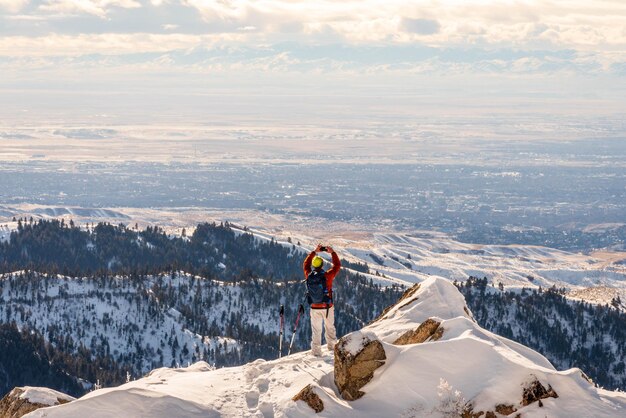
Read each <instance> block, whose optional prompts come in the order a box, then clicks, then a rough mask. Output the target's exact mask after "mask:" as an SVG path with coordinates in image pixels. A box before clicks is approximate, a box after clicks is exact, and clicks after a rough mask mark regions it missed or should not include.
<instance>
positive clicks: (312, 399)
mask: <svg viewBox="0 0 626 418" xmlns="http://www.w3.org/2000/svg"><path fill="white" fill-rule="evenodd" d="M292 399H293V401H304V402H306V404H307V405H309V406H310V407H311V409H313V410H314V411H315V412H316V413H320V412H322V411H323V410H324V402H322V399H321V398H320V397H319V396H318V394H317V393H315V392H314V391H313V386H311V385H306V386H305V387H304V388H303V389H302V390H301V391H300V392H298V394H297V395H296V396H294V397H293V398H292Z"/></svg>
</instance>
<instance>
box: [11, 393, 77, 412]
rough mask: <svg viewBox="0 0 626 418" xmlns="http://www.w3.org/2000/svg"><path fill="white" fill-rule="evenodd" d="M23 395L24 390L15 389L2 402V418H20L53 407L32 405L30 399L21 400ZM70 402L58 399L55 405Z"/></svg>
mask: <svg viewBox="0 0 626 418" xmlns="http://www.w3.org/2000/svg"><path fill="white" fill-rule="evenodd" d="M22 393H24V389H23V388H14V389H13V390H12V391H11V392H9V393H8V394H7V395H6V396H5V397H4V398H2V400H0V418H20V417H22V416H24V415H26V414H28V413H30V412H33V411H35V410H37V409H39V408H46V407H48V406H52V405H44V404H40V403H31V402H30V401H29V400H28V399H21V398H20V395H21V394H22ZM72 399H73V398H72ZM68 402H69V400H67V399H62V398H57V401H56V402H55V403H54V405H61V404H64V403H68Z"/></svg>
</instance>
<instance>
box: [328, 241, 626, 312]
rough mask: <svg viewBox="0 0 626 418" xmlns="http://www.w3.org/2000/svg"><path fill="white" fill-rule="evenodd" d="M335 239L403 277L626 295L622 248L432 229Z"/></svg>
mask: <svg viewBox="0 0 626 418" xmlns="http://www.w3.org/2000/svg"><path fill="white" fill-rule="evenodd" d="M338 241H340V243H341V245H342V246H343V247H344V251H345V252H347V253H349V254H350V255H351V256H352V257H354V258H355V259H357V260H360V261H363V262H366V263H368V264H369V266H370V269H371V270H373V271H375V272H378V273H379V274H381V275H383V274H384V275H385V276H387V277H392V278H396V279H402V280H405V281H407V282H413V283H418V282H420V281H422V280H424V279H426V278H428V277H431V276H438V277H444V278H446V279H448V280H458V281H465V280H467V279H468V277H470V276H473V277H480V278H482V277H487V278H488V280H489V281H490V282H493V283H502V284H503V285H504V286H505V287H516V288H519V287H529V288H537V287H539V286H541V287H543V288H548V287H552V286H556V287H557V288H565V289H568V290H570V291H571V296H572V297H573V298H576V299H583V300H588V301H589V302H592V303H602V304H604V303H610V301H611V299H612V298H613V297H616V296H620V297H621V298H622V299H626V265H624V264H622V263H620V260H624V259H626V253H620V252H600V251H598V252H595V253H592V254H589V255H585V254H579V253H570V252H566V251H561V250H557V249H554V248H548V247H536V246H520V245H480V244H467V243H462V242H458V241H454V240H452V239H450V238H448V237H446V236H445V235H443V234H437V233H434V232H422V233H413V234H406V233H374V234H372V235H370V236H368V237H367V239H358V240H355V239H345V240H338ZM599 288H600V289H601V291H598V289H599Z"/></svg>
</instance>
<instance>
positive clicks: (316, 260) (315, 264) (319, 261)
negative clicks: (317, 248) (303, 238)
mask: <svg viewBox="0 0 626 418" xmlns="http://www.w3.org/2000/svg"><path fill="white" fill-rule="evenodd" d="M323 264H324V259H323V258H322V257H320V256H319V255H316V256H315V257H313V261H312V262H311V265H312V266H313V268H316V269H318V268H320V267H322V265H323Z"/></svg>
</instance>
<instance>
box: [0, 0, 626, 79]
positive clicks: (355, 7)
mask: <svg viewBox="0 0 626 418" xmlns="http://www.w3.org/2000/svg"><path fill="white" fill-rule="evenodd" d="M26 3H27V2H26V1H25V0H22V1H16V0H12V1H11V0H0V7H2V8H3V9H4V10H9V9H11V10H14V11H17V12H15V13H21V14H14V15H11V16H6V17H5V20H10V21H11V23H12V25H11V27H12V28H15V27H22V28H24V29H23V30H22V31H21V32H19V31H18V32H15V31H16V29H12V30H13V32H11V33H7V32H2V28H1V27H0V56H11V57H17V56H19V57H27V56H33V57H41V56H70V57H76V56H81V55H85V54H103V55H116V56H118V55H119V56H121V55H125V54H127V55H132V54H141V53H145V52H159V53H167V52H168V51H175V50H194V49H198V48H204V47H207V46H212V45H219V46H221V47H228V46H234V47H239V48H240V49H239V51H243V52H241V54H242V55H243V56H241V57H239V59H238V61H237V62H232V63H229V64H223V65H224V66H228V65H230V66H233V67H236V68H241V67H245V66H249V67H253V68H259V65H260V64H259V63H260V62H262V66H266V67H267V68H269V67H271V66H272V65H275V66H276V67H275V68H281V69H284V68H292V69H293V68H305V67H306V65H311V66H313V67H314V68H315V69H320V68H323V69H324V70H325V71H339V70H343V69H346V68H349V69H350V70H353V69H355V68H357V67H358V66H359V65H360V66H361V69H362V70H363V71H391V70H390V69H392V68H393V69H394V70H401V71H409V70H407V69H408V68H410V69H411V70H410V71H418V72H419V71H436V70H435V68H439V69H442V68H443V69H445V71H459V72H462V71H479V72H480V71H502V72H504V71H514V72H523V71H527V72H528V73H533V72H537V71H552V69H554V68H564V67H567V64H568V63H566V62H565V61H567V60H568V59H569V60H571V62H570V63H569V64H571V66H572V67H580V66H582V65H583V63H585V64H584V65H587V64H586V63H589V65H588V67H589V68H593V69H596V68H601V69H603V70H606V71H609V70H610V69H611V68H615V66H616V65H617V66H620V65H621V66H622V67H623V63H624V62H626V29H624V28H625V27H626V2H624V1H621V0H594V1H593V2H588V1H582V0H551V1H549V0H528V1H496V0H480V1H468V0H344V1H340V0H315V1H314V0H149V1H148V0H144V1H141V3H140V1H139V0H43V2H41V4H40V6H39V7H36V3H35V1H34V0H33V1H32V2H31V3H32V4H33V5H34V6H33V7H29V8H26V9H25V8H24V6H25V4H26ZM138 7H144V8H145V10H142V11H141V12H138V11H137V10H129V9H136V8H138ZM114 8H115V13H111V11H112V10H113V9H114ZM155 8H158V10H157V9H155ZM25 10H27V11H29V10H30V11H31V12H30V13H29V14H27V12H26V11H25ZM144 11H145V13H144ZM125 13H126V14H125ZM68 15H71V16H72V18H71V19H69V18H68ZM83 15H85V16H86V17H88V18H92V20H94V19H93V16H98V17H101V18H102V20H98V22H99V23H101V25H100V26H99V27H98V29H93V32H90V31H89V29H86V28H90V27H89V26H88V25H86V24H85V23H84V22H82V21H79V20H77V16H83ZM119 16H121V17H122V19H120V21H123V23H120V25H118V26H116V23H117V22H116V21H115V19H116V18H118V17H119ZM0 17H1V16H0ZM46 19H47V22H46ZM64 19H66V20H64ZM150 19H153V21H149V20H150ZM155 19H161V20H158V21H154V20H155ZM192 21H193V22H192ZM77 22H78V23H77ZM129 22H130V23H129ZM135 22H136V23H135ZM46 23H47V24H48V26H46ZM0 24H2V22H0ZM19 25H22V26H19ZM28 25H31V26H28ZM72 25H76V28H75V29H74V30H70V29H67V27H71V26H72ZM42 27H43V28H45V29H41V28H42ZM30 29H37V30H30ZM125 31H126V32H127V33H124V32H125ZM134 32H140V33H134ZM2 33H7V34H6V35H2ZM35 34H36V35H35ZM285 43H288V44H290V45H294V46H293V48H294V50H293V51H278V52H277V54H276V57H280V58H279V59H276V58H268V57H266V56H263V57H261V58H259V55H263V54H259V51H261V50H263V49H265V48H272V46H273V45H280V44H285ZM316 45H334V46H339V48H345V51H349V53H348V54H344V55H345V56H344V55H342V53H343V52H345V51H343V52H342V51H338V50H334V51H333V50H332V47H328V49H327V50H326V51H322V50H320V49H316V50H314V51H312V50H307V47H313V46H316ZM352 47H354V48H359V47H364V48H370V47H372V48H385V51H386V53H385V54H380V56H382V57H384V56H386V55H389V56H394V57H395V56H396V55H401V54H402V52H401V51H403V49H402V48H413V47H423V48H430V49H429V51H430V52H428V54H427V56H423V57H420V56H419V54H418V55H416V56H415V57H414V56H407V57H406V61H402V59H403V58H404V57H401V58H400V59H395V58H393V59H391V58H390V59H389V62H380V60H379V59H378V58H376V59H375V60H374V61H375V62H369V61H368V59H370V58H371V57H369V56H368V53H367V52H363V51H365V50H350V48H352ZM298 48H299V50H298ZM469 49H472V50H474V51H479V52H476V53H474V54H473V55H472V54H467V56H465V57H461V58H463V59H465V60H463V59H461V60H459V61H458V62H453V60H450V59H446V58H444V59H437V57H438V53H437V51H441V54H445V51H450V50H459V51H463V50H469ZM307 51H308V52H307ZM311 51H312V52H311ZM480 51H482V53H481V52H480ZM489 51H505V52H504V53H503V54H502V55H506V54H507V53H508V55H509V56H504V57H496V58H493V57H490V56H489ZM516 51H522V52H523V53H522V54H519V53H517V52H516ZM533 51H573V54H572V56H571V57H564V58H563V57H557V58H554V59H552V58H551V59H552V61H549V60H548V61H546V59H545V58H543V57H541V56H534V55H533ZM307 53H308V54H309V56H306V54H307ZM246 54H248V56H245V55H246ZM281 54H282V55H281ZM325 54H326V55H325ZM483 55H484V56H483ZM296 57H297V58H296ZM580 57H587V58H585V60H581V59H580ZM255 60H257V61H255ZM174 61H176V60H174ZM164 62H165V61H164ZM167 62H168V63H170V64H168V65H173V64H171V62H172V61H169V60H168V61H167ZM591 62H593V63H595V64H593V65H592V64H591ZM277 63H280V65H278V64H277ZM195 65H200V64H197V63H196V64H195ZM211 65H215V66H217V64H215V63H212V64H211ZM220 65H221V64H220ZM208 67H210V66H208ZM211 68H216V67H211Z"/></svg>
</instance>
